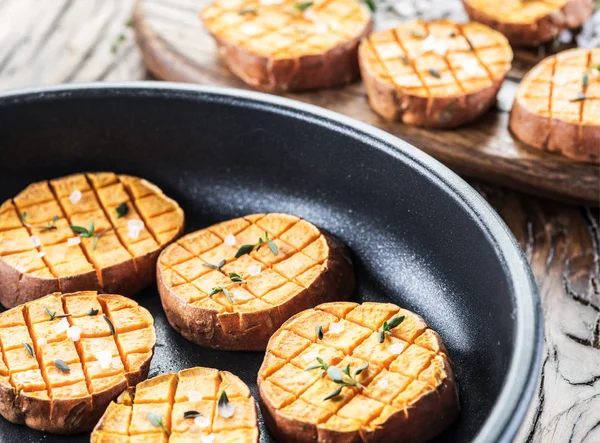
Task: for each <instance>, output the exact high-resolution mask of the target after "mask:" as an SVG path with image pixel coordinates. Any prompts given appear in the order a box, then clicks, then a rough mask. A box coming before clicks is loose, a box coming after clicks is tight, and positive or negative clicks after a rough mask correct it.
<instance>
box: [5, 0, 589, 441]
mask: <svg viewBox="0 0 600 443" xmlns="http://www.w3.org/2000/svg"><path fill="white" fill-rule="evenodd" d="M155 3H156V4H157V5H159V6H160V5H162V8H163V9H162V11H164V17H165V20H164V22H165V23H166V24H165V25H164V26H166V27H169V26H170V27H172V28H175V29H179V31H180V32H181V38H182V40H184V38H185V36H186V35H188V34H186V31H185V29H186V28H187V27H197V17H196V15H195V10H196V9H197V7H196V8H195V9H194V10H189V9H185V3H184V2H183V0H179V1H176V0H163V1H162V2H158V1H156V0H155ZM453 5H454V6H453ZM132 7H133V1H132V0H70V1H69V0H51V1H49V0H45V1H41V0H0V90H6V89H10V88H17V87H26V86H34V85H43V84H52V83H60V82H75V81H95V80H113V81H127V80H140V79H145V78H147V74H146V71H145V69H144V67H143V62H142V58H141V54H140V52H139V51H138V49H137V48H136V47H135V44H134V36H133V30H132V29H131V28H130V27H128V26H127V22H128V21H129V20H130V18H131V14H132ZM390 7H393V8H396V9H398V10H399V11H401V12H402V13H403V14H406V17H411V16H415V15H417V14H423V13H424V12H426V11H432V10H435V11H437V12H438V13H439V14H449V15H452V12H451V11H452V10H455V9H456V6H455V3H453V2H452V1H451V0H435V1H429V0H412V1H411V0H404V1H397V2H396V3H394V5H392V6H390ZM177 8H179V9H183V10H184V11H187V14H184V15H183V17H185V22H183V23H182V22H181V21H180V20H181V19H180V18H176V19H175V18H173V15H172V11H173V10H175V9H177ZM449 8H450V12H448V11H449ZM160 10H161V9H159V11H160ZM157 13H159V12H157ZM160 14H163V13H162V12H161V13H160ZM176 17H180V16H179V15H177V16H176ZM170 19H172V20H173V21H172V22H171V23H170V24H168V23H169V20H170ZM189 44H190V45H191V46H192V48H195V47H196V46H194V42H189ZM596 44H597V43H596ZM211 69H213V70H214V73H213V75H216V74H217V73H219V72H223V71H222V69H221V68H220V67H219V66H218V65H215V66H214V67H212V68H211ZM353 91H354V92H353ZM343 93H344V94H348V95H350V96H352V95H353V94H357V96H358V97H361V100H362V99H364V97H362V95H361V94H362V92H360V90H359V88H358V87H356V86H354V87H352V88H348V90H347V91H346V90H344V92H343ZM320 100H322V102H321V103H322V104H325V105H327V104H329V103H328V101H327V100H328V96H327V95H325V96H324V97H323V98H321V99H320ZM495 115H496V116H495V117H494V118H496V119H499V118H501V111H499V110H498V111H495ZM1 124H2V122H0V125H1ZM474 132H475V134H476V135H475V136H476V139H477V140H479V141H481V142H484V141H486V140H488V138H489V136H487V135H486V134H485V133H484V132H483V130H481V129H479V130H478V131H474ZM506 136H507V137H509V135H508V134H506ZM436 137H438V138H439V140H442V141H446V140H447V138H446V136H445V135H444V133H439V134H438V135H436ZM407 138H408V136H407ZM408 139H409V140H410V138H408ZM466 141H467V140H466V139H465V143H466ZM0 149H1V147H0ZM0 164H1V163H0ZM0 170H1V168H0ZM564 180H567V178H565V179H564ZM571 180H572V181H577V180H578V178H573V179H571ZM471 184H472V185H473V186H475V188H476V189H477V190H478V191H479V192H480V193H481V194H482V195H483V196H484V197H485V198H486V199H487V200H488V201H489V202H490V203H491V204H492V206H493V207H494V208H496V210H497V211H498V212H499V214H500V215H501V216H502V217H503V219H504V220H505V221H506V223H507V224H508V226H509V227H510V228H511V230H512V232H513V233H514V234H515V236H516V237H517V239H518V240H519V242H520V244H521V246H522V248H523V250H524V251H525V253H526V256H527V258H528V260H529V262H530V263H531V266H532V269H533V272H534V274H535V276H536V280H537V282H538V284H539V287H540V294H541V299H542V306H543V309H544V318H545V352H544V364H543V369H542V376H541V381H540V385H539V389H538V392H537V393H536V396H535V399H534V401H533V403H532V405H531V408H530V411H529V413H528V417H527V419H526V420H525V422H524V423H523V425H522V427H521V430H520V432H519V437H518V438H517V439H516V441H517V442H556V443H579V442H582V443H595V442H600V269H599V267H600V228H599V224H600V213H599V212H598V209H597V208H591V207H585V206H574V205H568V204H564V203H557V202H553V201H548V200H544V199H541V198H537V197H531V196H529V195H525V194H522V193H519V192H515V191H512V190H507V189H505V188H501V187H498V186H493V185H489V184H481V183H479V182H477V181H472V180H471ZM595 192H596V199H598V198H600V195H599V194H600V189H598V188H596V190H595ZM0 441H2V439H1V436H0Z"/></svg>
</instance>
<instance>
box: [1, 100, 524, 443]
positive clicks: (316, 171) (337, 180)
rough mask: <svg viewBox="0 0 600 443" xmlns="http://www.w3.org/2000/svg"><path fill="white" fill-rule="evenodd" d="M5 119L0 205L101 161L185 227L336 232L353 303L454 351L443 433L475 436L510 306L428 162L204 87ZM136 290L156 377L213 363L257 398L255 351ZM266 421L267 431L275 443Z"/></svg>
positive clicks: (505, 362)
mask: <svg viewBox="0 0 600 443" xmlns="http://www.w3.org/2000/svg"><path fill="white" fill-rule="evenodd" d="M167 95H169V97H168V98H167ZM83 98H85V99H83ZM5 105H6V103H5ZM0 122H1V124H0V146H1V147H2V148H1V149H2V162H1V164H2V166H1V170H2V174H0V198H2V200H4V199H7V198H10V197H11V196H14V195H15V194H16V193H17V192H19V191H20V190H21V189H23V188H24V187H25V186H26V185H27V184H28V183H30V182H32V181H39V180H42V179H49V178H54V177H59V176H62V175H65V174H69V173H74V172H80V171H102V170H108V171H116V172H120V173H130V174H134V175H137V176H140V177H145V178H147V179H149V180H150V181H152V182H154V183H156V184H157V185H158V186H159V187H161V188H162V189H163V190H164V191H165V193H166V194H167V195H169V196H171V197H173V198H175V199H176V200H177V201H178V202H179V203H180V205H181V206H182V207H183V209H184V210H185V213H186V222H187V228H186V232H191V231H193V230H195V229H198V228H202V227H206V226H208V225H210V224H212V223H215V222H218V221H221V220H226V219H229V218H232V217H236V216H241V215H244V214H248V213H255V212H265V211H269V212H274V211H280V212H289V213H292V214H296V215H298V216H301V217H304V218H306V219H308V220H310V221H311V222H313V223H315V224H316V225H318V226H320V227H322V228H325V229H326V230H328V231H330V232H331V233H333V234H335V235H336V236H338V237H339V238H340V239H341V240H342V241H344V242H345V243H346V244H347V245H348V246H349V247H350V248H351V250H352V252H353V259H354V263H355V268H356V274H357V292H356V294H355V296H354V298H353V300H354V301H359V302H360V301H389V302H393V303H396V304H399V305H401V306H403V307H406V308H408V309H411V310H413V311H415V312H416V313H419V314H421V315H422V316H423V317H424V318H425V320H426V321H427V322H428V323H429V324H430V325H431V326H432V327H433V328H434V329H436V330H437V331H439V332H440V334H441V336H442V338H443V339H444V341H445V343H446V345H447V346H448V349H449V352H450V356H451V358H452V360H453V362H454V365H455V370H456V373H457V377H458V381H459V386H460V395H461V406H462V412H461V415H460V417H459V419H458V420H457V421H456V422H455V423H454V424H453V425H452V426H451V428H450V429H448V430H447V431H446V432H445V433H444V434H443V435H442V436H440V437H439V438H438V439H437V440H436V441H445V442H464V441H470V440H472V439H473V438H474V437H475V436H476V434H477V432H478V431H479V430H480V429H481V427H482V425H483V423H484V421H485V419H486V418H487V417H488V415H489V414H490V411H491V409H492V407H493V405H494V404H495V402H496V400H497V399H498V396H499V394H500V392H501V388H502V386H503V383H504V381H505V378H506V375H507V371H508V367H509V363H510V361H511V356H512V353H513V349H514V342H515V327H516V326H515V325H516V320H515V316H514V315H513V313H514V310H515V306H516V305H515V301H514V300H513V299H512V296H511V284H510V282H509V280H508V277H507V272H506V271H505V270H504V264H503V263H502V261H501V259H500V258H499V256H498V253H497V250H496V249H495V246H494V244H493V241H492V240H491V239H490V237H489V235H488V234H487V233H486V231H485V229H484V228H483V227H482V226H481V223H480V222H479V221H478V220H477V218H476V217H475V216H473V215H472V214H471V213H470V212H469V211H468V210H467V209H466V207H465V204H464V202H462V201H461V200H460V198H459V197H458V196H456V195H455V194H453V193H452V192H451V191H450V190H449V189H447V188H446V187H445V185H444V184H443V183H441V182H440V181H439V179H437V178H435V177H434V176H433V175H432V174H431V173H430V172H429V171H427V170H426V169H425V168H423V167H422V166H420V165H418V164H416V163H411V160H408V159H403V158H401V157H399V156H394V155H392V154H390V152H388V151H386V149H382V148H378V147H376V146H375V145H376V143H375V142H374V141H373V140H371V139H368V138H366V137H364V136H362V135H361V134H359V133H355V132H354V131H353V130H352V129H351V128H342V127H340V126H338V125H333V124H330V123H328V122H327V121H321V120H319V119H317V118H314V117H312V116H310V115H302V114H301V113H299V114H298V115H296V116H293V115H291V113H290V111H286V110H285V109H277V107H269V106H262V105H254V104H251V103H248V102H246V101H244V100H242V101H238V100H236V99H232V98H227V97H225V98H223V97H219V96H213V95H211V94H184V93H171V94H166V93H164V91H163V92H154V93H149V92H148V91H146V92H143V91H136V90H132V91H127V90H125V91H123V90H121V91H113V92H110V90H106V89H101V90H96V91H94V90H92V91H85V90H82V91H78V92H77V91H75V92H72V93H67V94H48V95H45V96H42V97H37V98H36V99H35V100H27V99H26V100H22V99H19V100H13V101H12V103H10V106H0ZM315 123H316V124H315ZM136 299H137V300H138V301H139V302H140V303H141V304H142V305H144V306H146V307H147V308H149V309H150V311H151V312H152V314H153V315H154V317H155V320H156V327H157V342H158V343H157V348H156V355H155V357H154V360H153V363H152V367H151V370H150V373H151V375H152V376H153V375H157V374H159V373H164V372H169V371H177V370H180V369H183V368H186V367H190V366H196V365H203V366H210V367H215V368H218V369H224V370H229V371H232V372H234V373H236V374H237V375H239V376H240V377H241V378H242V379H243V380H244V381H245V382H246V383H247V384H248V385H249V386H250V387H251V389H252V392H253V395H254V396H255V398H257V391H256V374H257V371H258V368H259V366H260V364H261V361H262V353H244V352H224V351H214V350H209V349H203V348H200V347H198V346H196V345H193V344H191V343H189V342H187V341H186V340H185V339H183V338H181V337H180V336H179V335H178V334H177V333H175V332H174V331H173V330H172V329H171V328H170V327H169V325H168V323H167V321H166V319H165V317H164V314H163V311H162V308H161V306H160V300H159V298H158V294H157V291H156V290H155V288H150V289H148V290H146V291H144V292H143V293H141V294H140V295H139V296H138V297H137V298H136ZM261 426H262V431H264V432H263V435H262V439H261V440H262V441H264V442H270V441H273V440H272V437H271V436H270V435H269V433H268V431H266V430H265V428H264V425H263V424H262V423H261ZM0 435H2V436H3V438H8V440H6V441H21V442H27V441H31V442H34V441H39V439H40V438H41V436H42V434H41V433H38V432H35V431H32V430H29V429H27V428H26V427H24V426H15V425H11V424H9V423H8V422H6V421H5V420H0ZM88 439H89V437H87V436H83V435H79V436H72V437H66V438H65V437H54V436H46V437H45V438H44V441H45V442H58V441H64V442H71V441H73V442H75V441H77V442H78V441H81V442H83V441H89V440H88ZM3 441H4V440H3Z"/></svg>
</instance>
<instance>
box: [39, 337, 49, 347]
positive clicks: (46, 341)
mask: <svg viewBox="0 0 600 443" xmlns="http://www.w3.org/2000/svg"><path fill="white" fill-rule="evenodd" d="M37 344H38V346H42V345H46V344H48V340H46V339H45V338H44V337H42V338H39V339H38V341H37Z"/></svg>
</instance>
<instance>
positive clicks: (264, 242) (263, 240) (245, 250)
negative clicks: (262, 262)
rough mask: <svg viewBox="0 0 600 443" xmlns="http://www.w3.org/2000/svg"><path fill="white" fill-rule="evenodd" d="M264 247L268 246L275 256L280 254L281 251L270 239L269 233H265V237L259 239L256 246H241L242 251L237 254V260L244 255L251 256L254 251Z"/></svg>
mask: <svg viewBox="0 0 600 443" xmlns="http://www.w3.org/2000/svg"><path fill="white" fill-rule="evenodd" d="M264 245H267V247H268V248H269V250H270V251H271V252H272V253H273V255H277V254H279V249H278V248H277V245H276V244H275V242H274V241H273V240H271V239H269V233H268V232H267V231H265V235H264V237H259V239H258V242H256V243H254V244H245V245H242V246H240V249H238V250H237V252H236V253H235V258H240V257H241V256H242V255H246V254H250V253H251V252H252V251H254V250H256V251H258V250H259V249H260V248H262V247H263V246H264Z"/></svg>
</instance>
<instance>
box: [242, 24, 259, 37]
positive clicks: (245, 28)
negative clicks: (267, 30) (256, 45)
mask: <svg viewBox="0 0 600 443" xmlns="http://www.w3.org/2000/svg"><path fill="white" fill-rule="evenodd" d="M263 30H264V28H263V27H262V26H259V25H257V24H256V23H252V22H246V23H244V24H243V25H242V26H240V32H241V33H243V34H246V35H250V36H252V35H257V34H260V33H261V32H263Z"/></svg>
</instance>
